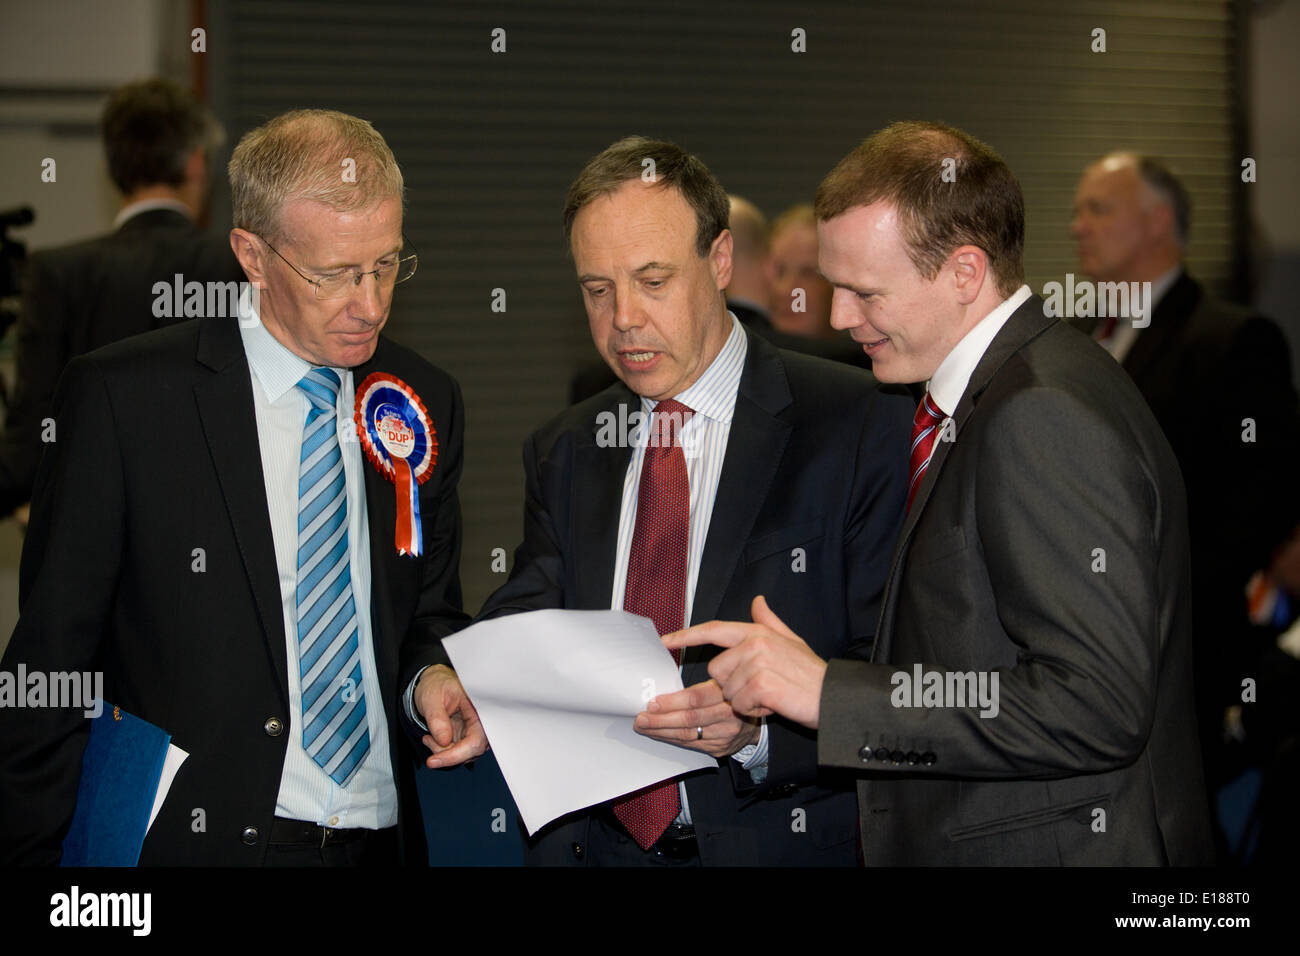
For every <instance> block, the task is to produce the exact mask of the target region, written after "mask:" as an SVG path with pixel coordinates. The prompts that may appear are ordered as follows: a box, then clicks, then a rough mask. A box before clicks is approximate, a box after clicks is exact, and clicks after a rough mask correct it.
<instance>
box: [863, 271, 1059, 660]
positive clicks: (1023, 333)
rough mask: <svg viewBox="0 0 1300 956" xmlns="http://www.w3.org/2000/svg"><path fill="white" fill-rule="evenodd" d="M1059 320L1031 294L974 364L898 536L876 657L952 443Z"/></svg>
mask: <svg viewBox="0 0 1300 956" xmlns="http://www.w3.org/2000/svg"><path fill="white" fill-rule="evenodd" d="M1057 321H1058V320H1057V319H1055V318H1052V317H1051V316H1048V315H1046V314H1045V313H1044V309H1043V300H1042V299H1041V298H1039V297H1038V296H1037V295H1031V296H1030V297H1029V298H1028V299H1027V300H1025V302H1023V303H1022V304H1021V306H1020V308H1018V309H1016V311H1015V312H1013V313H1012V314H1011V317H1010V318H1008V319H1007V321H1006V323H1005V324H1004V325H1003V326H1002V328H1001V329H999V330H998V334H997V335H995V336H994V337H993V341H992V342H990V343H989V347H988V348H987V349H985V351H984V355H983V357H982V358H981V359H980V361H979V364H978V365H976V366H975V371H974V372H972V373H971V377H970V382H969V383H968V384H967V386H966V391H965V392H963V393H962V396H961V399H960V400H959V401H958V402H957V408H956V410H955V411H954V412H953V413H952V416H951V417H952V424H951V425H950V426H948V427H949V428H950V429H951V431H950V432H948V435H949V436H950V437H951V439H952V440H950V441H949V440H944V438H943V437H942V436H941V437H940V438H939V439H938V440H936V441H935V444H934V452H933V454H932V455H931V456H930V464H929V465H928V466H926V469H925V475H924V476H923V477H922V478H921V484H920V485H919V486H918V487H917V489H916V497H915V498H914V499H913V501H912V508H911V510H910V511H908V513H907V518H906V519H905V520H904V522H903V531H902V533H901V534H900V535H899V538H898V545H897V547H895V549H894V559H893V562H892V564H891V566H890V569H889V580H888V581H887V582H886V583H885V600H884V605H883V606H882V608H881V612H880V624H879V626H878V627H877V628H876V640H875V644H874V645H873V647H872V652H871V656H872V659H873V660H875V659H876V658H877V656H878V655H886V654H888V652H889V647H888V644H887V643H885V644H883V645H882V643H881V642H882V639H883V640H884V641H886V642H887V641H888V639H889V637H890V636H891V635H892V634H893V624H894V612H895V610H896V604H897V598H898V587H899V584H900V583H901V579H902V574H901V569H902V564H903V561H904V560H905V559H906V555H907V546H908V543H909V541H910V539H911V537H912V531H913V530H914V529H915V528H916V523H917V521H918V520H919V519H920V517H921V512H923V511H924V510H925V505H926V502H927V501H928V500H929V498H930V492H931V491H932V490H933V489H934V486H935V483H936V482H937V481H938V480H939V474H940V473H941V472H942V471H943V465H944V462H945V461H947V459H948V455H949V453H950V452H951V450H952V448H953V446H954V445H956V444H957V442H959V441H961V434H962V431H963V430H964V429H965V427H966V423H967V421H968V420H969V419H970V416H971V414H972V413H973V412H974V411H975V406H976V405H977V404H978V403H979V399H980V396H981V395H983V393H984V389H986V388H987V387H988V384H989V382H990V381H991V380H992V379H993V376H994V375H996V374H997V372H998V370H999V369H1000V368H1002V366H1003V364H1004V363H1005V362H1006V361H1007V359H1009V358H1010V357H1011V356H1012V355H1014V354H1015V353H1016V352H1018V351H1019V350H1020V349H1021V348H1022V347H1023V346H1024V345H1025V343H1027V342H1028V341H1029V340H1030V339H1033V338H1034V337H1036V336H1037V335H1039V334H1040V333H1042V332H1043V331H1044V330H1045V329H1047V328H1049V327H1051V326H1052V325H1053V324H1054V323H1055V322H1057Z"/></svg>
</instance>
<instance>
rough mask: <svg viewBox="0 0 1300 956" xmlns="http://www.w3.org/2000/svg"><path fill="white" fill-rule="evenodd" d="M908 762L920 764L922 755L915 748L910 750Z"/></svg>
mask: <svg viewBox="0 0 1300 956" xmlns="http://www.w3.org/2000/svg"><path fill="white" fill-rule="evenodd" d="M907 762H908V763H910V764H918V763H920V762H921V755H920V754H919V753H917V752H916V751H915V750H909V751H908V752H907Z"/></svg>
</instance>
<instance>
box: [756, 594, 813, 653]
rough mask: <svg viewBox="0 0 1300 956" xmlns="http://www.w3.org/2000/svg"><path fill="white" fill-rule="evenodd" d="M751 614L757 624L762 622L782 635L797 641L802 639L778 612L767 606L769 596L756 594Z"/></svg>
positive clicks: (764, 625)
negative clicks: (777, 614)
mask: <svg viewBox="0 0 1300 956" xmlns="http://www.w3.org/2000/svg"><path fill="white" fill-rule="evenodd" d="M749 616H750V617H751V618H752V619H753V621H754V623H755V624H761V625H762V626H763V627H766V628H767V629H768V630H770V631H774V632H776V633H777V634H780V635H781V636H782V637H792V638H794V639H795V640H796V641H798V640H802V638H800V637H799V635H798V634H796V633H795V632H794V631H792V630H790V628H788V627H786V626H785V621H783V620H781V619H780V618H779V617H777V616H776V613H775V612H774V611H773V610H772V609H771V608H770V607H768V606H767V598H765V597H763V595H761V594H758V595H755V597H754V601H753V603H752V604H751V605H750V606H749Z"/></svg>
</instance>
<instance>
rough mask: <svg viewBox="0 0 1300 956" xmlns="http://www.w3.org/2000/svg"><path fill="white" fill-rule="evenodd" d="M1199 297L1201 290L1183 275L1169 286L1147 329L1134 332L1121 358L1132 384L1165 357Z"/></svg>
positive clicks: (1186, 275) (1185, 274) (1140, 379)
mask: <svg viewBox="0 0 1300 956" xmlns="http://www.w3.org/2000/svg"><path fill="white" fill-rule="evenodd" d="M1200 297H1201V287H1200V286H1199V285H1197V283H1196V282H1195V281H1194V280H1193V279H1192V278H1191V277H1190V276H1189V275H1188V274H1187V273H1186V272H1184V273H1182V274H1181V275H1180V276H1179V277H1178V279H1177V281H1176V282H1174V284H1173V285H1171V286H1170V287H1169V291H1168V292H1166V293H1165V294H1164V297H1163V298H1161V300H1160V303H1159V304H1158V305H1157V306H1156V308H1155V311H1154V312H1153V313H1152V316H1151V326H1150V328H1147V329H1143V330H1142V331H1140V332H1139V333H1138V336H1137V339H1136V340H1135V341H1134V342H1133V347H1132V348H1131V349H1129V352H1128V355H1126V356H1124V363H1123V364H1124V370H1125V371H1126V372H1128V373H1129V376H1130V377H1132V378H1133V379H1134V381H1138V382H1140V381H1142V377H1143V373H1145V372H1146V370H1147V369H1148V368H1149V367H1150V366H1151V365H1152V364H1153V363H1155V362H1156V361H1157V360H1158V359H1160V358H1162V357H1164V356H1166V355H1168V354H1169V349H1168V343H1169V342H1171V341H1173V340H1174V339H1175V338H1177V337H1178V335H1179V333H1180V332H1181V331H1182V328H1183V326H1185V325H1186V324H1187V322H1188V320H1189V319H1190V318H1191V315H1192V311H1193V310H1194V308H1195V305H1196V302H1197V301H1198V300H1199V299H1200Z"/></svg>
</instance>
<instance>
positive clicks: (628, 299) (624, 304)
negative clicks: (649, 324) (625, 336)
mask: <svg viewBox="0 0 1300 956" xmlns="http://www.w3.org/2000/svg"><path fill="white" fill-rule="evenodd" d="M644 324H645V321H644V319H643V317H642V315H641V310H640V309H639V308H638V307H637V306H636V304H635V303H634V302H633V301H632V296H631V295H629V294H628V292H627V290H625V289H620V290H616V291H615V292H614V328H616V329H618V330H619V331H620V332H626V331H627V330H629V329H635V328H638V327H639V326H641V325H644Z"/></svg>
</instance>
